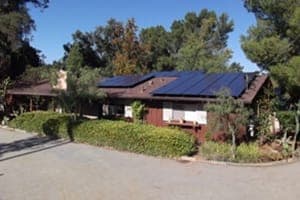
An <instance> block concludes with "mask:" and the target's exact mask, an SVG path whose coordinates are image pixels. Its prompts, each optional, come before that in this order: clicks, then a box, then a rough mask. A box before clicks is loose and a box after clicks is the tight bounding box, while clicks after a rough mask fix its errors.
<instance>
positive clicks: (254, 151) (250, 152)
mask: <svg viewBox="0 0 300 200" xmlns="http://www.w3.org/2000/svg"><path fill="white" fill-rule="evenodd" d="M261 157H262V154H261V153H260V150H259V146H258V145H257V144H255V143H249V144H245V143H242V144H240V145H239V146H238V147H237V149H236V162H243V163H249V162H251V163H256V162H260V161H261Z"/></svg>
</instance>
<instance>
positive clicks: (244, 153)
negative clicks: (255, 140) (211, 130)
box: [200, 141, 262, 163]
mask: <svg viewBox="0 0 300 200" xmlns="http://www.w3.org/2000/svg"><path fill="white" fill-rule="evenodd" d="M200 154H201V155H202V156H203V157H205V158H206V159H208V160H218V161H233V162H245V163H247V162H259V161H261V156H262V155H261V153H260V150H259V147H258V145H257V144H245V143H242V144H241V145H239V146H238V147H237V149H236V157H235V159H234V160H233V159H232V154H231V145H230V144H227V143H216V142H212V141H208V142H205V143H204V144H202V145H201V147H200Z"/></svg>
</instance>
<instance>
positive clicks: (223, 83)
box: [201, 73, 239, 96]
mask: <svg viewBox="0 0 300 200" xmlns="http://www.w3.org/2000/svg"><path fill="white" fill-rule="evenodd" d="M238 76H239V73H226V74H225V73H224V74H222V77H221V78H220V79H218V80H217V81H216V82H214V83H213V84H212V85H210V87H208V88H206V89H205V90H203V91H202V92H201V95H203V96H216V94H217V93H218V92H219V91H220V90H222V89H223V88H228V89H230V88H229V84H230V83H231V82H232V81H233V80H234V79H236V78H237V77H238Z"/></svg>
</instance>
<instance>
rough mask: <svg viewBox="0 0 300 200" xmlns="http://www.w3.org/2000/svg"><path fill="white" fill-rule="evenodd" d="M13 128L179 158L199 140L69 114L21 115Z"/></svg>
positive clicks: (167, 130) (173, 131)
mask: <svg viewBox="0 0 300 200" xmlns="http://www.w3.org/2000/svg"><path fill="white" fill-rule="evenodd" d="M10 126H11V127H14V128H19V129H24V130H26V131H33V132H37V133H40V134H45V135H50V136H54V137H63V138H68V137H71V139H74V141H77V142H83V143H88V144H92V145H96V146H109V147H113V148H115V149H117V150H124V151H130V152H135V153H142V154H147V155H153V156H163V157H176V156H182V155H188V154H191V153H193V152H194V151H195V138H194V137H193V136H191V135H189V134H187V133H185V132H183V131H180V130H178V129H170V128H159V127H155V126H151V125H145V124H135V123H128V122H124V121H109V120H85V121H82V122H81V123H78V124H74V123H72V120H71V117H70V116H69V115H66V114H59V113H53V112H31V113H24V114H22V115H21V116H18V117H17V118H16V119H14V120H12V121H11V122H10Z"/></svg>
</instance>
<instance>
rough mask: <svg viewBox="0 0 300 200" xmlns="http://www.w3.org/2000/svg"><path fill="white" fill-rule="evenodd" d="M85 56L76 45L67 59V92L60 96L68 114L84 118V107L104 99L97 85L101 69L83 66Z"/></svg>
mask: <svg viewBox="0 0 300 200" xmlns="http://www.w3.org/2000/svg"><path fill="white" fill-rule="evenodd" d="M83 60H84V59H83V55H82V54H81V52H80V48H79V46H77V45H74V46H73V47H72V48H71V49H70V53H69V55H68V57H67V59H66V70H67V90H66V91H62V92H61V93H60V95H59V97H60V100H61V103H62V105H63V106H64V108H65V109H66V110H67V111H68V112H72V113H74V116H75V119H76V116H77V114H79V115H80V116H82V114H83V110H82V106H83V104H85V103H91V102H92V101H93V100H97V99H99V98H101V97H103V96H104V95H103V93H102V92H101V91H100V90H98V88H97V87H96V83H97V81H98V80H99V77H100V73H99V69H96V68H95V69H91V68H88V67H86V66H83V63H84V62H83Z"/></svg>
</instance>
